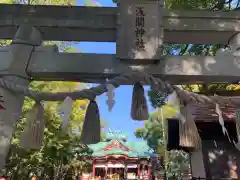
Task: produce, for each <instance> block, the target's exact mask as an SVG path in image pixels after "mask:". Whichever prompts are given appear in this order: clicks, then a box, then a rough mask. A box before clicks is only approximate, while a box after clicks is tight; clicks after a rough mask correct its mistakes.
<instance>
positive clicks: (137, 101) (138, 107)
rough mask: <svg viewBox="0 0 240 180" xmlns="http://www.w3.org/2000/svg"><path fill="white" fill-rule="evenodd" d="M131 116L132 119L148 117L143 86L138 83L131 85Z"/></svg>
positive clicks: (145, 118)
mask: <svg viewBox="0 0 240 180" xmlns="http://www.w3.org/2000/svg"><path fill="white" fill-rule="evenodd" d="M131 117H132V119H134V120H147V119H148V118H149V114H148V106H147V101H146V98H145V94H144V88H143V86H142V85H141V84H140V83H136V84H135V85H134V87H133V95H132V107H131Z"/></svg>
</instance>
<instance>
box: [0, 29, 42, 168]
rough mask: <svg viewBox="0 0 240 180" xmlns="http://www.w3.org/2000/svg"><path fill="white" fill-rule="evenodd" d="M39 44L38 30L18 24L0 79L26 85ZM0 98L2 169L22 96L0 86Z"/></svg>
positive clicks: (20, 108) (0, 165) (0, 153)
mask: <svg viewBox="0 0 240 180" xmlns="http://www.w3.org/2000/svg"><path fill="white" fill-rule="evenodd" d="M39 45H41V34H40V32H39V31H38V30H37V29H36V28H34V27H31V26H28V25H22V26H20V27H19V29H18V31H17V33H16V35H15V36H14V39H13V42H12V44H11V45H10V50H9V55H8V56H7V59H6V61H4V62H3V61H1V62H0V66H2V65H3V66H5V65H6V63H7V64H8V63H10V66H9V68H7V69H5V70H4V74H6V76H3V77H2V79H6V80H9V81H12V82H14V84H15V85H16V86H17V85H24V86H28V85H29V83H30V81H29V80H28V76H27V74H26V71H25V70H26V68H27V65H28V62H29V60H30V57H31V54H32V52H33V50H34V47H36V46H39ZM8 48H9V47H8ZM4 64H5V65H4ZM5 71H6V73H5ZM0 98H1V99H0V134H1V135H0V169H3V168H4V166H5V161H6V158H7V155H8V152H9V148H10V144H11V140H12V135H13V133H14V130H15V125H16V121H17V120H18V119H19V118H20V115H21V112H22V105H23V101H24V96H22V95H19V94H15V93H14V92H11V91H9V90H7V89H5V88H2V87H0Z"/></svg>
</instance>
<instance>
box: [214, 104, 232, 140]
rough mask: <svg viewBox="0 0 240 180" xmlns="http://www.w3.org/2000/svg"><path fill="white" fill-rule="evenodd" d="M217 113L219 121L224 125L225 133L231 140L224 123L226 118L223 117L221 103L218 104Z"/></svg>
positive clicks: (223, 130)
mask: <svg viewBox="0 0 240 180" xmlns="http://www.w3.org/2000/svg"><path fill="white" fill-rule="evenodd" d="M216 113H217V115H218V122H219V124H220V125H221V126H222V132H223V134H224V135H226V136H227V137H228V140H229V141H230V142H231V140H230V137H229V135H228V131H227V129H226V127H225V125H224V119H223V116H222V111H221V109H220V106H219V104H216Z"/></svg>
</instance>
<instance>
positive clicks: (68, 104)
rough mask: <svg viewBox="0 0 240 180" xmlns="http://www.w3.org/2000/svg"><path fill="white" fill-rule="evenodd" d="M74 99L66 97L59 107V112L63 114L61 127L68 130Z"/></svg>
mask: <svg viewBox="0 0 240 180" xmlns="http://www.w3.org/2000/svg"><path fill="white" fill-rule="evenodd" d="M72 105H73V100H72V98H70V97H66V98H65V99H64V101H63V103H62V104H61V105H60V107H59V114H60V116H61V120H62V121H61V129H62V131H66V130H67V127H68V123H69V118H70V116H71V113H72Z"/></svg>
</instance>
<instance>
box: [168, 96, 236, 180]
mask: <svg viewBox="0 0 240 180" xmlns="http://www.w3.org/2000/svg"><path fill="white" fill-rule="evenodd" d="M229 98H230V99H231V98H232V99H234V97H229ZM189 107H190V109H188V110H189V111H190V112H191V114H192V115H193V116H194V120H195V123H196V126H197V128H198V133H199V135H200V137H201V148H200V149H199V150H198V151H192V150H191V149H189V148H187V147H180V146H179V138H180V137H179V120H178V119H176V118H170V119H168V150H184V151H186V152H188V153H189V157H190V165H191V174H192V177H193V178H196V179H198V178H199V177H200V178H203V179H204V178H207V179H219V180H220V179H226V178H227V179H239V178H240V148H238V146H237V145H235V143H236V142H237V141H238V138H237V130H236V110H237V107H233V106H230V105H227V104H226V105H224V106H221V107H220V109H221V111H222V116H223V119H224V125H225V128H226V130H227V134H224V133H223V131H222V126H221V125H220V123H219V121H218V115H217V113H216V110H215V106H214V105H201V104H191V105H190V106H189Z"/></svg>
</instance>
